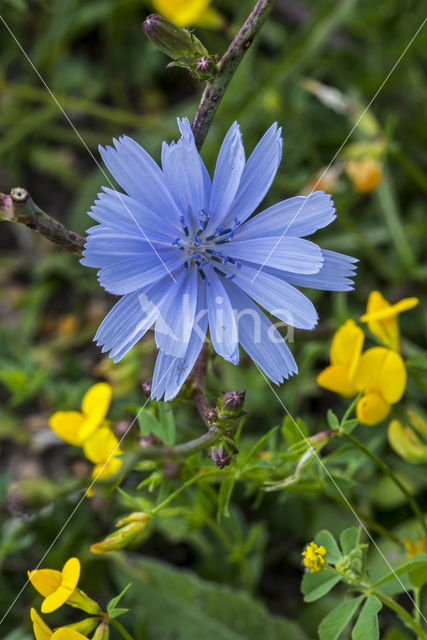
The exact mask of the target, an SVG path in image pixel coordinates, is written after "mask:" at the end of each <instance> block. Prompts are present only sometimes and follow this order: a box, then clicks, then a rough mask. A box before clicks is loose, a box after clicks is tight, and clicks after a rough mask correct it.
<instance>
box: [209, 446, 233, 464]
mask: <svg viewBox="0 0 427 640" xmlns="http://www.w3.org/2000/svg"><path fill="white" fill-rule="evenodd" d="M210 457H211V458H212V460H213V462H215V464H216V466H217V467H219V469H224V468H225V467H228V465H229V464H230V462H231V456H230V454H229V453H228V451H227V449H226V448H225V447H223V446H222V445H221V446H220V447H212V449H211V450H210Z"/></svg>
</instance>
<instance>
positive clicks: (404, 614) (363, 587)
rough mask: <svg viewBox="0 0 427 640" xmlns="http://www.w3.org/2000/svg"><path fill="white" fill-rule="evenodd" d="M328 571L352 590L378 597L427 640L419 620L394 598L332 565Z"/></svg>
mask: <svg viewBox="0 0 427 640" xmlns="http://www.w3.org/2000/svg"><path fill="white" fill-rule="evenodd" d="M328 569H330V570H331V571H332V572H333V573H335V574H336V575H338V576H340V577H341V578H342V579H343V580H345V582H347V583H348V584H349V585H350V586H351V587H352V588H356V589H358V590H359V591H361V592H362V593H364V594H365V595H366V597H368V596H370V595H373V596H376V597H377V598H378V600H381V602H382V603H383V604H385V606H386V607H388V608H389V609H392V611H394V612H395V613H396V614H397V615H398V616H399V617H400V618H401V620H402V622H404V624H405V625H406V626H407V627H409V628H410V629H412V631H413V632H414V633H415V634H416V636H417V638H419V640H423V639H425V634H424V629H423V628H422V627H421V624H420V623H419V622H418V621H417V620H415V619H414V618H413V617H412V616H411V614H410V613H409V612H408V611H406V609H404V608H403V607H402V606H401V605H400V604H398V603H397V602H396V601H395V600H393V598H391V597H390V596H388V595H386V594H385V593H383V592H382V591H379V590H378V589H375V588H373V587H371V585H369V584H366V583H365V582H359V581H358V580H356V579H350V578H349V576H348V575H347V574H345V573H344V572H342V571H338V569H336V568H335V567H331V566H330V565H328Z"/></svg>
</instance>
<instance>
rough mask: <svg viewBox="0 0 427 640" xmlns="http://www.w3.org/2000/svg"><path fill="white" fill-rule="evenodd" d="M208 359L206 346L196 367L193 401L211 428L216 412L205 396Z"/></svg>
mask: <svg viewBox="0 0 427 640" xmlns="http://www.w3.org/2000/svg"><path fill="white" fill-rule="evenodd" d="M206 359H207V358H206V346H203V347H202V350H201V352H200V355H199V357H198V358H197V360H196V364H195V365H194V371H193V377H194V381H193V400H194V403H195V405H196V407H197V411H198V412H199V414H200V417H201V418H202V420H203V422H204V423H205V424H206V426H207V427H208V428H210V427H211V424H212V421H211V420H210V415H211V414H212V415H215V412H214V410H213V409H212V407H211V406H210V405H209V402H208V401H207V399H206V396H205V377H206Z"/></svg>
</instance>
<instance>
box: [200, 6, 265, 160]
mask: <svg viewBox="0 0 427 640" xmlns="http://www.w3.org/2000/svg"><path fill="white" fill-rule="evenodd" d="M276 2H277V0H258V2H257V3H256V5H255V7H254V8H253V10H252V11H251V13H250V15H249V16H248V18H247V19H246V21H245V22H244V24H243V25H242V27H241V28H240V30H239V32H238V34H237V35H236V37H235V38H234V40H233V42H232V43H231V44H230V46H229V47H228V49H227V51H226V52H225V53H224V55H223V56H222V58H221V60H220V61H219V64H218V72H217V74H216V76H215V79H214V80H213V81H212V82H208V83H207V84H206V87H205V90H204V92H203V96H202V99H201V102H200V105H199V108H198V109H197V113H196V116H195V118H194V122H193V132H194V138H195V140H196V146H197V148H198V149H199V150H200V149H201V147H202V145H203V142H204V141H205V138H206V135H207V133H208V131H209V127H210V126H211V124H212V120H213V118H214V116H215V113H216V110H217V109H218V106H219V103H220V102H221V100H222V98H223V96H224V93H225V90H226V89H227V87H228V85H229V83H230V80H231V79H232V77H233V75H234V73H235V71H236V69H237V67H238V66H239V64H240V62H241V61H242V59H243V56H244V55H245V53H246V51H247V50H248V49H249V47H250V46H251V44H252V42H253V40H254V38H255V36H256V35H257V33H258V32H259V31H260V29H261V27H262V26H263V24H264V22H265V21H266V20H267V18H268V16H269V15H270V13H271V12H272V10H273V8H274V6H275V4H276Z"/></svg>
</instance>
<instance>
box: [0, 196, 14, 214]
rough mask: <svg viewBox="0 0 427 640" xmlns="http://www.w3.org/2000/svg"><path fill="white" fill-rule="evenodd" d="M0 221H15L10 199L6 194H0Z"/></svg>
mask: <svg viewBox="0 0 427 640" xmlns="http://www.w3.org/2000/svg"><path fill="white" fill-rule="evenodd" d="M0 220H15V209H14V206H13V200H12V197H11V196H9V195H7V194H6V193H0Z"/></svg>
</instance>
